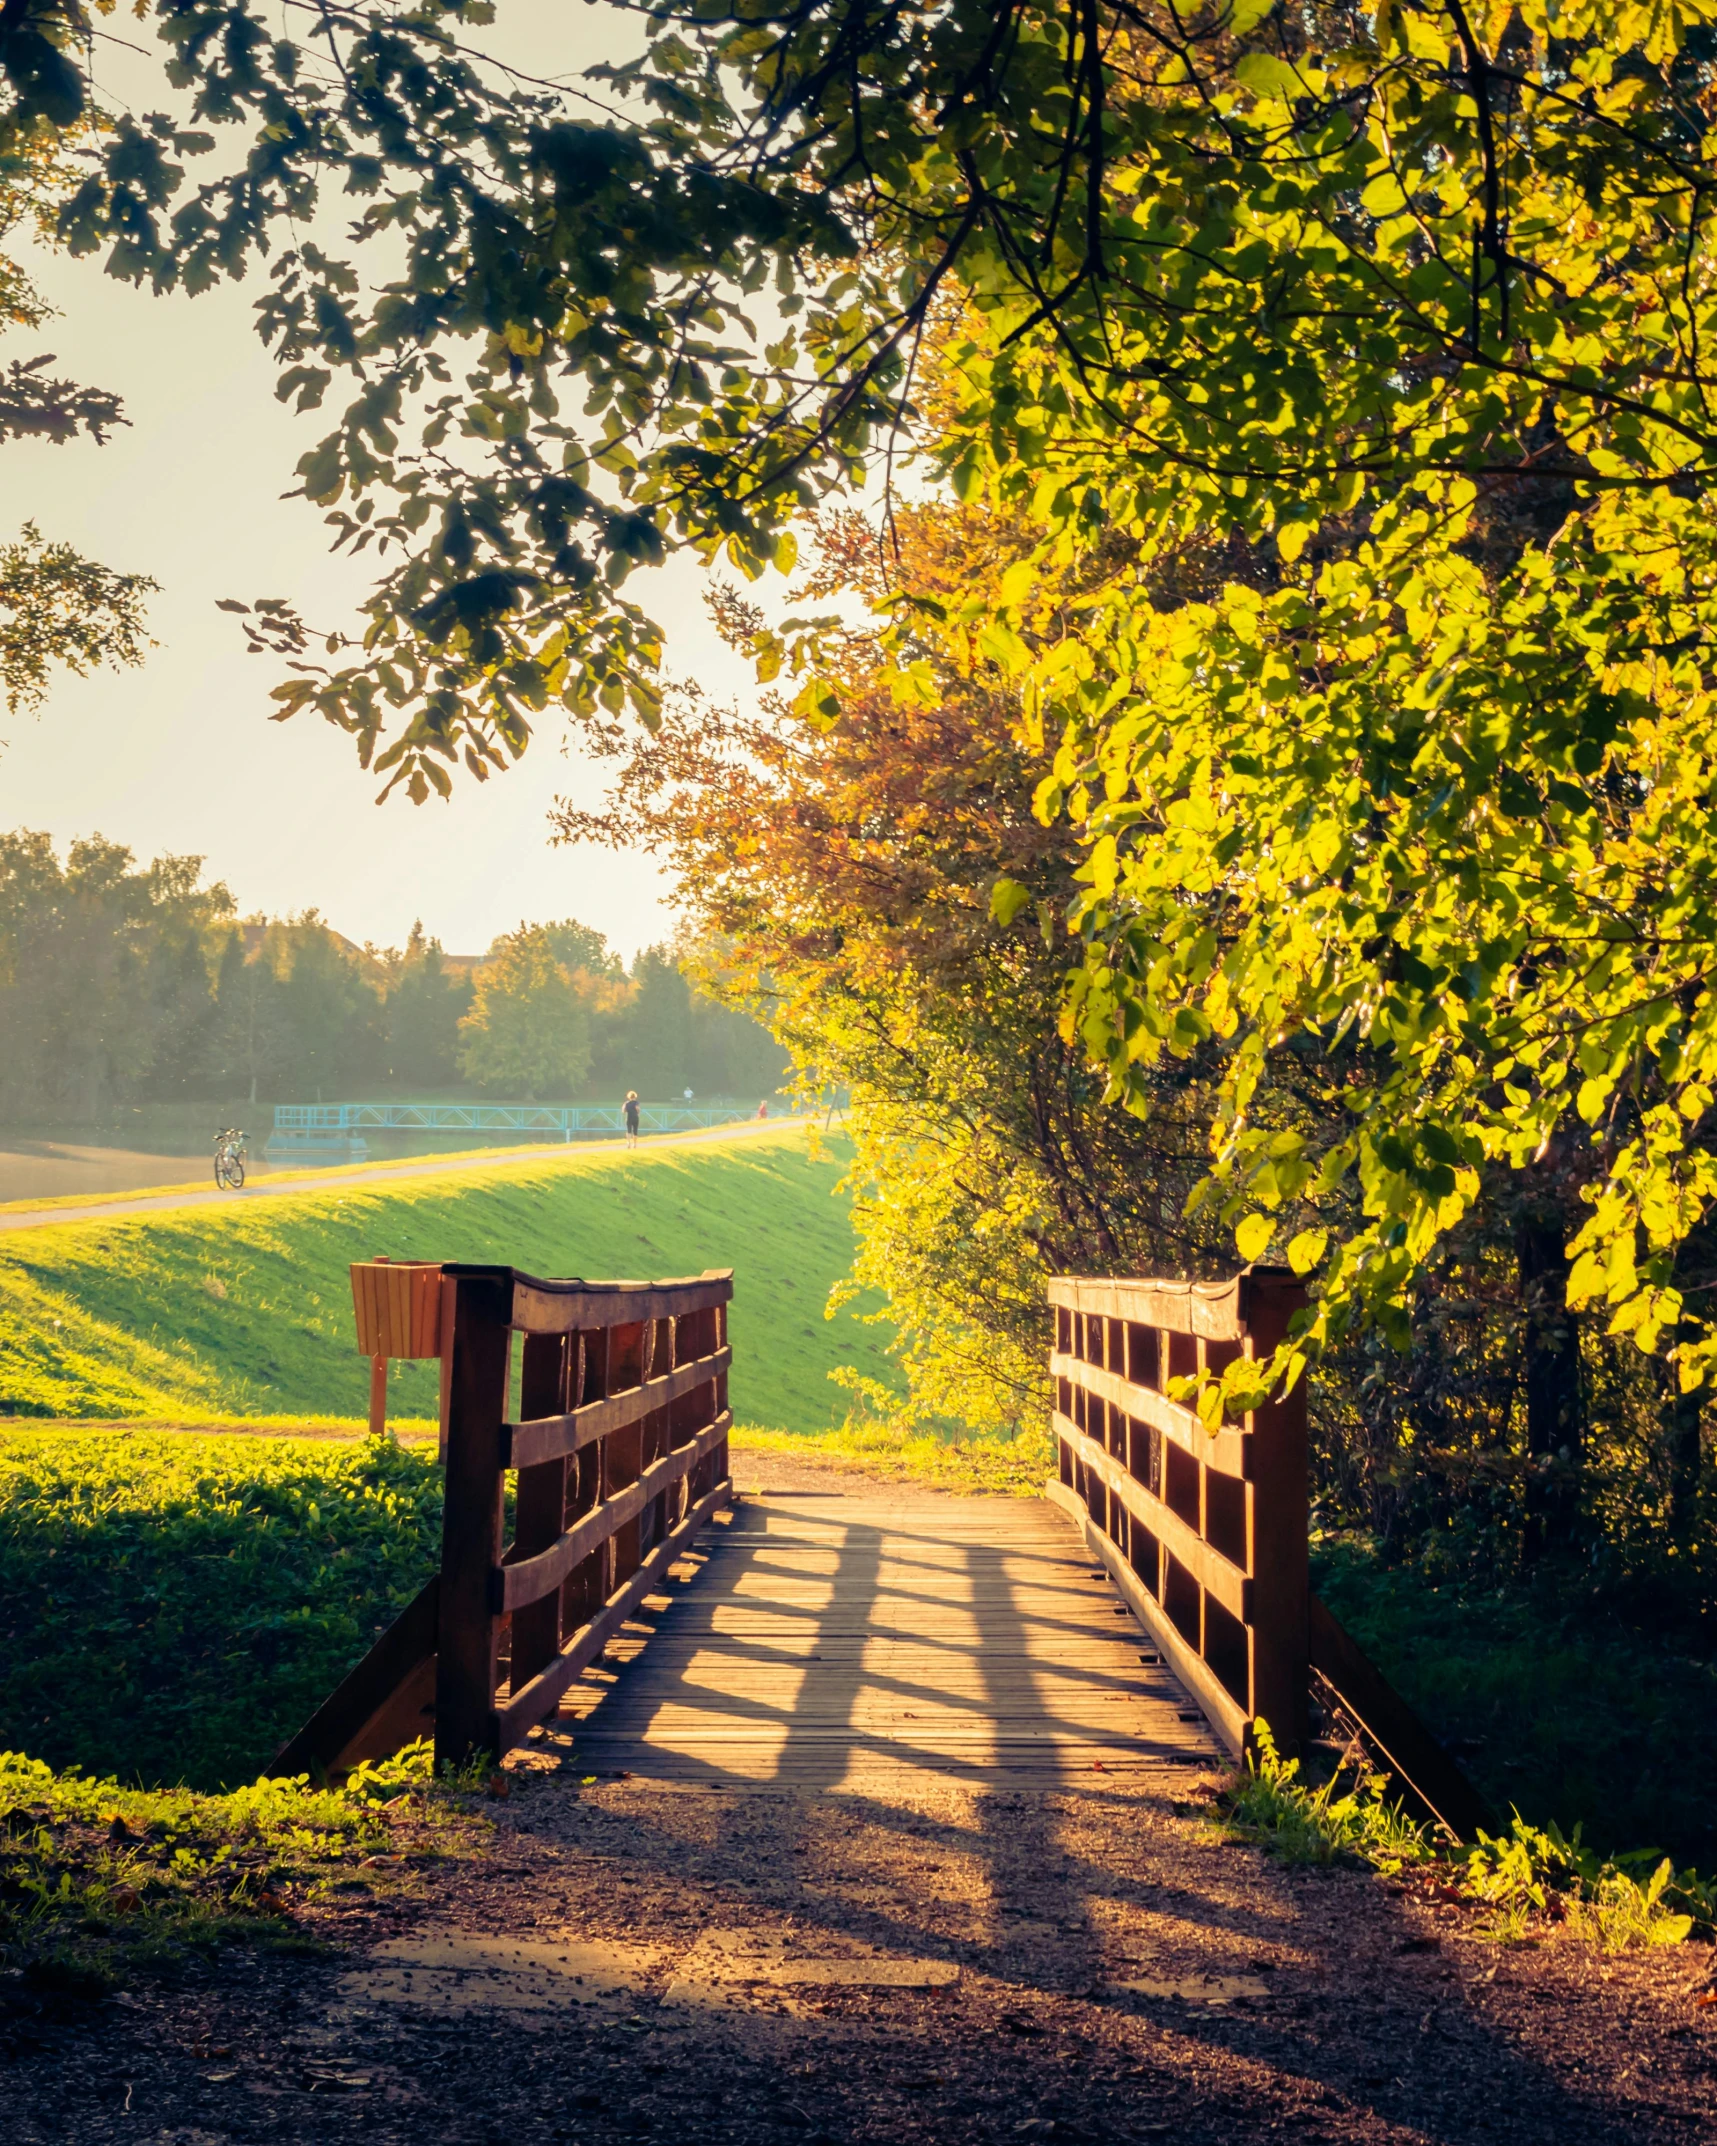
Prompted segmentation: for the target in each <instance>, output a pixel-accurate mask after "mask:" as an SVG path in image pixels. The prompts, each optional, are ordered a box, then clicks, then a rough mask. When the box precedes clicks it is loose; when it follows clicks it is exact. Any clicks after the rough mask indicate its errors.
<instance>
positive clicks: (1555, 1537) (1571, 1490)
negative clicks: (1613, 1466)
mask: <svg viewBox="0 0 1717 2146" xmlns="http://www.w3.org/2000/svg"><path fill="white" fill-rule="evenodd" d="M1565 1241H1566V1231H1565V1230H1564V1228H1563V1226H1562V1222H1561V1218H1560V1217H1559V1216H1556V1215H1543V1214H1539V1215H1523V1216H1522V1217H1521V1218H1520V1220H1519V1221H1518V1223H1517V1224H1516V1225H1515V1233H1514V1248H1515V1257H1516V1259H1517V1260H1518V1262H1519V1268H1520V1297H1521V1305H1522V1309H1523V1310H1524V1312H1525V1333H1524V1347H1525V1359H1526V1363H1525V1370H1526V1451H1527V1456H1528V1466H1529V1473H1528V1475H1527V1483H1526V1543H1527V1549H1528V1552H1529V1554H1532V1555H1536V1554H1538V1553H1539V1552H1540V1551H1543V1550H1546V1549H1549V1548H1550V1547H1552V1546H1553V1545H1558V1544H1563V1543H1566V1542H1568V1541H1569V1540H1570V1539H1571V1538H1572V1536H1573V1532H1574V1522H1575V1519H1576V1517H1577V1515H1578V1511H1579V1496H1578V1482H1579V1476H1578V1470H1579V1463H1580V1450H1581V1446H1582V1443H1583V1436H1582V1434H1583V1430H1584V1423H1583V1412H1582V1405H1581V1402H1582V1396H1581V1378H1580V1328H1579V1322H1578V1320H1577V1319H1576V1318H1575V1317H1574V1315H1573V1313H1572V1312H1570V1311H1569V1309H1568V1255H1567V1252H1566V1250H1565V1249H1564V1245H1565Z"/></svg>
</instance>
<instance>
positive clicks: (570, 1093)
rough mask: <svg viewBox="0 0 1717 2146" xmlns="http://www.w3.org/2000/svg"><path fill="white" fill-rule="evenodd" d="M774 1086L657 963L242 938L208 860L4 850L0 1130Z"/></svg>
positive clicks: (681, 980) (537, 950)
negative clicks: (418, 1098) (468, 1096)
mask: <svg viewBox="0 0 1717 2146" xmlns="http://www.w3.org/2000/svg"><path fill="white" fill-rule="evenodd" d="M785 1064H786V1059H785V1054H784V1053H783V1051H782V1050H781V1048H780V1046H779V1045H777V1044H776V1043H775V1042H774V1041H773V1039H772V1038H771V1037H770V1036H769V1035H768V1033H767V1032H766V1031H765V1030H764V1029H763V1028H761V1027H760V1026H759V1025H758V1024H757V1023H756V1022H755V1021H753V1020H751V1019H750V1018H749V1017H748V1016H747V1015H746V1014H744V1013H742V1012H739V1011H736V1010H734V1009H732V1008H729V1007H726V1006H721V1005H718V1004H716V1003H715V1002H714V1001H713V1000H712V999H710V998H708V997H706V996H704V995H703V994H702V993H701V992H700V991H699V990H698V989H697V988H696V987H695V985H694V984H693V983H692V982H690V981H689V980H688V978H687V976H686V974H685V973H684V972H683V970H682V967H681V963H680V960H679V957H678V956H677V955H676V953H675V952H674V951H673V950H672V949H670V948H668V947H665V946H655V947H647V948H645V949H644V951H643V952H642V953H640V954H639V955H638V957H637V959H636V960H635V961H634V962H633V964H632V966H631V969H630V970H629V971H628V969H627V968H626V966H625V965H624V963H623V962H622V961H621V960H620V958H619V956H618V955H616V954H614V953H612V952H610V951H609V949H608V947H607V944H606V942H605V940H604V938H603V936H602V934H601V933H600V932H597V931H593V930H591V929H590V928H589V927H588V926H587V925H583V924H579V923H575V922H572V921H570V920H569V921H565V922H561V923H548V924H521V925H520V927H519V928H518V930H517V931H515V932H510V933H508V934H506V935H505V936H504V937H502V938H500V939H498V940H496V941H495V943H494V944H493V946H491V947H490V948H489V949H488V951H487V953H486V954H485V955H484V956H483V957H481V959H479V960H476V961H473V960H471V959H470V958H469V957H464V958H461V957H459V956H454V955H449V954H447V953H446V952H444V951H443V949H442V947H441V946H440V944H439V942H438V941H436V940H434V939H431V938H427V937H425V935H424V932H423V929H422V927H421V925H414V926H413V928H412V932H411V936H410V938H409V939H408V941H407V943H406V945H405V946H404V947H403V948H391V947H389V948H378V947H373V946H365V947H358V946H355V945H354V944H353V943H352V942H351V941H350V940H348V939H346V938H344V937H342V936H341V934H340V933H338V932H337V931H335V930H333V929H332V928H331V927H330V926H329V925H328V924H327V923H325V922H324V921H323V919H322V918H321V916H319V915H318V914H317V912H316V911H315V910H313V909H311V910H306V911H304V912H303V913H302V914H301V915H298V916H293V917H285V918H272V919H271V918H266V917H241V916H240V915H239V913H238V909H237V905H236V903H235V902H234V900H233V897H232V895H231V893H230V892H229V890H228V889H227V888H226V887H225V886H224V885H222V884H221V883H220V882H218V881H216V882H209V881H207V880H205V878H204V876H203V867H202V859H201V858H196V857H160V858H157V859H156V860H155V861H154V863H152V864H149V865H146V866H140V865H139V864H138V863H137V861H136V859H135V858H134V857H133V855H132V853H131V852H130V851H129V850H128V849H125V848H123V847H122V846H121V845H119V844H118V843H114V842H108V841H106V840H104V839H103V838H102V837H101V836H99V835H97V836H92V837H90V838H89V839H88V840H85V841H78V842H73V843H72V844H71V845H70V847H69V849H68V850H67V851H66V853H65V855H64V858H63V859H62V858H61V857H60V855H59V854H58V853H57V852H56V850H55V847H54V844H53V842H52V841H51V840H50V838H49V837H48V836H46V835H43V834H35V833H30V832H25V831H19V832H17V833H13V834H4V835H0V1110H3V1111H4V1112H5V1113H6V1115H7V1116H8V1117H10V1118H12V1119H14V1120H20V1119H29V1120H34V1119H39V1118H43V1117H50V1118H62V1119H80V1118H81V1119H96V1118H99V1117H100V1116H101V1115H102V1114H103V1112H105V1111H107V1110H110V1109H112V1108H113V1107H115V1106H116V1105H119V1104H136V1103H146V1102H167V1101H194V1100H198V1099H208V1100H214V1099H217V1098H219V1099H221V1100H222V1101H237V1100H239V1099H241V1098H243V1099H248V1100H249V1101H251V1102H274V1101H288V1100H289V1101H295V1102H307V1101H315V1100H316V1099H317V1098H318V1097H321V1098H322V1099H323V1100H325V1101H329V1102H333V1101H335V1100H338V1099H349V1098H352V1097H354V1096H356V1095H357V1093H358V1092H359V1091H360V1090H364V1091H371V1092H376V1091H380V1092H383V1093H392V1094H397V1095H405V1094H408V1093H409V1094H412V1095H426V1096H434V1095H437V1094H447V1093H449V1092H459V1091H464V1092H473V1091H479V1092H484V1093H488V1094H492V1095H495V1096H496V1097H502V1096H504V1097H505V1098H506V1099H508V1100H519V1101H523V1100H547V1099H550V1098H553V1099H557V1100H559V1099H568V1098H571V1099H577V1098H580V1097H584V1096H606V1095H610V1094H613V1093H615V1092H617V1091H620V1092H623V1091H624V1090H625V1089H626V1088H636V1089H637V1090H638V1091H639V1093H640V1094H641V1095H643V1096H644V1098H645V1099H646V1100H647V1101H648V1100H660V1099H665V1098H667V1097H669V1096H676V1095H679V1094H681V1093H682V1092H683V1091H684V1090H685V1089H686V1088H690V1089H692V1090H693V1091H694V1093H695V1094H698V1095H717V1094H726V1095H739V1096H746V1097H750V1096H761V1095H766V1094H769V1093H772V1092H773V1090H774V1089H775V1087H776V1086H777V1084H778V1083H779V1082H780V1081H781V1079H782V1078H783V1074H784V1069H785Z"/></svg>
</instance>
